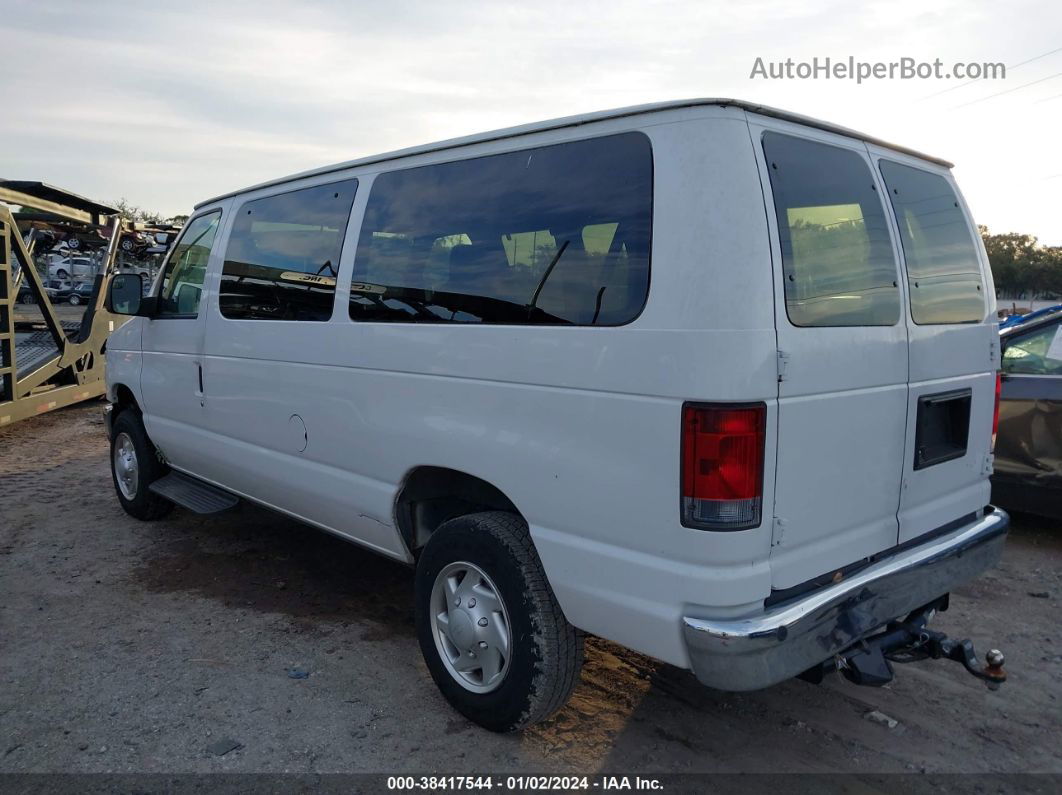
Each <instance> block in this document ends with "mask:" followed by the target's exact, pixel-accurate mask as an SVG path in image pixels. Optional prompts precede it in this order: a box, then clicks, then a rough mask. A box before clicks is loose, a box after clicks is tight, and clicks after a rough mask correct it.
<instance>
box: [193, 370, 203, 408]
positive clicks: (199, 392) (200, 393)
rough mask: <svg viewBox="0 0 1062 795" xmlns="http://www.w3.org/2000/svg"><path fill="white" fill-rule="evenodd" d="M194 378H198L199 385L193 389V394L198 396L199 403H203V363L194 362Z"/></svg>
mask: <svg viewBox="0 0 1062 795" xmlns="http://www.w3.org/2000/svg"><path fill="white" fill-rule="evenodd" d="M195 372H196V378H197V379H198V383H199V386H198V388H197V389H196V391H195V396H196V397H197V398H199V405H200V406H201V405H203V363H202V362H196V363H195Z"/></svg>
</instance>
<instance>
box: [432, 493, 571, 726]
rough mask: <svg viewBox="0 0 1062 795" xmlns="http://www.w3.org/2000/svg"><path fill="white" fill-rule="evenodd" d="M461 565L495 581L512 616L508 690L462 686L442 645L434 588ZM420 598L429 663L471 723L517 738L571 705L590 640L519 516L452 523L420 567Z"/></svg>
mask: <svg viewBox="0 0 1062 795" xmlns="http://www.w3.org/2000/svg"><path fill="white" fill-rule="evenodd" d="M458 561H461V562H469V563H473V564H475V565H476V566H478V567H479V568H480V569H481V570H482V571H483V572H485V573H486V574H487V575H488V576H489V577H490V579H491V580H492V581H493V583H494V585H495V586H496V587H497V590H498V592H499V594H500V596H501V598H502V599H503V601H504V603H505V609H506V612H507V613H508V616H509V623H510V630H511V634H512V640H511V648H510V652H511V656H510V659H509V667H508V669H507V670H506V672H505V674H504V677H505V678H504V679H503V680H502V683H501V685H500V686H498V687H497V689H495V690H492V691H490V692H487V693H475V692H472V691H470V690H468V689H466V688H465V687H464V686H462V685H461V684H460V683H459V682H458V680H457V679H456V678H455V675H454V674H451V673H450V671H449V669H448V668H447V666H446V664H445V663H444V662H443V660H442V658H441V656H440V653H439V649H438V647H437V645H436V641H435V636H434V631H435V630H434V629H433V622H432V620H431V616H430V613H431V595H432V588H433V586H434V584H435V580H436V577H437V576H438V575H439V573H440V572H441V571H442V570H443V569H444V568H445V567H446V566H447V565H448V564H451V563H455V562H458ZM415 598H416V624H417V637H418V639H419V641H420V650H421V653H422V654H423V655H424V661H425V662H426V663H427V666H428V670H429V671H430V673H431V676H432V679H434V680H435V684H436V685H437V686H438V688H439V690H440V691H442V694H443V695H444V696H445V697H446V699H447V700H448V701H449V702H450V703H451V704H452V705H453V706H454V708H455V709H456V710H457V711H458V712H460V713H461V714H462V715H464V716H465V717H466V718H468V719H469V720H471V721H473V722H474V723H478V724H479V725H480V726H482V727H484V728H486V729H490V730H491V731H496V732H511V731H516V730H519V729H523V728H525V727H527V726H530V725H532V724H534V723H538V722H539V721H542V720H545V719H546V718H548V717H549V716H550V715H552V714H553V713H554V712H555V711H557V710H558V709H559V708H560V707H561V706H563V705H564V704H565V703H566V702H567V701H568V697H569V696H570V695H571V692H572V689H573V688H574V687H575V685H576V684H577V683H578V681H579V671H580V669H581V668H582V664H583V635H582V632H580V631H579V630H577V629H576V628H575V627H573V626H572V625H571V624H569V623H568V620H567V619H566V618H565V617H564V614H563V613H562V612H561V609H560V605H559V604H557V599H556V597H555V596H554V595H553V589H552V588H550V586H549V582H548V581H547V580H546V575H545V573H544V572H543V570H542V563H541V561H540V560H539V557H538V553H537V552H536V551H535V548H534V545H533V544H532V543H531V536H530V534H529V532H528V529H527V523H526V522H525V521H524V520H523V519H521V518H520V517H519V516H517V515H516V514H512V513H505V512H502V511H491V512H486V513H476V514H469V515H466V516H459V517H457V518H455V519H451V520H450V521H448V522H445V523H444V524H443V525H442V526H441V527H439V528H438V529H437V530H436V531H435V532H434V533H433V534H432V536H431V538H430V539H429V540H428V543H427V545H426V546H425V547H424V550H423V552H422V553H421V556H420V560H419V561H418V562H417V574H416V597H415Z"/></svg>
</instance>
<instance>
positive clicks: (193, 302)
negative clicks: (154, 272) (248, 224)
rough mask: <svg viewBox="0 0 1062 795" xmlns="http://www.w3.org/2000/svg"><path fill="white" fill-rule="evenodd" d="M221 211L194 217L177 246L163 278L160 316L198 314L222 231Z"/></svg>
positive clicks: (183, 316)
mask: <svg viewBox="0 0 1062 795" xmlns="http://www.w3.org/2000/svg"><path fill="white" fill-rule="evenodd" d="M220 222H221V211H220V210H218V211H216V212H212V213H207V214H206V215H200V216H199V217H198V218H193V219H192V220H191V221H190V222H189V223H188V226H186V227H185V228H184V234H182V235H181V239H180V240H178V241H177V245H176V246H174V247H173V253H172V254H170V259H169V262H168V263H167V264H166V275H165V276H163V278H162V289H161V290H160V291H159V305H158V312H157V314H156V317H171V318H189V319H191V318H195V317H198V315H199V298H200V296H202V294H203V279H204V277H205V276H206V269H207V261H208V260H209V259H210V248H211V246H213V245H214V237H215V236H216V235H217V233H218V224H219V223H220Z"/></svg>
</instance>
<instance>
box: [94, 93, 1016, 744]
mask: <svg viewBox="0 0 1062 795" xmlns="http://www.w3.org/2000/svg"><path fill="white" fill-rule="evenodd" d="M190 287H196V288H198V289H194V290H193V289H190ZM994 294H995V293H994V289H993V285H992V277H991V272H990V270H989V267H988V261H987V257H986V256H985V252H984V248H983V246H982V245H981V243H980V238H979V236H978V234H977V227H976V226H975V225H974V223H973V221H972V220H971V218H970V214H969V212H968V210H967V208H966V204H965V202H964V201H963V199H962V196H961V194H960V193H959V190H958V188H957V186H956V184H955V181H954V179H953V177H952V173H951V165H950V164H949V163H948V162H947V161H944V160H941V159H939V158H936V157H931V156H928V155H924V154H920V153H918V152H915V151H912V150H910V149H906V148H904V147H900V146H895V145H891V144H888V143H885V142H883V141H880V140H878V139H876V138H872V137H870V136H867V135H864V134H861V133H857V132H854V131H852V130H848V129H845V128H842V127H837V126H835V125H832V124H829V123H826V122H821V121H817V120H812V119H809V118H807V117H803V116H798V115H795V114H791V113H787V112H784V111H779V110H773V109H769V108H764V107H761V106H758V105H753V104H749V103H743V102H739V101H735V100H691V101H682V102H673V103H661V104H656V105H648V106H641V107H635V108H626V109H621V110H616V111H608V112H601V113H593V114H587V115H582V116H576V117H571V118H566V119H559V120H554V121H549V122H543V123H539V124H531V125H526V126H523V127H519V128H514V129H511V130H502V131H499V132H493V133H485V134H482V135H475V136H471V137H467V138H461V139H457V140H453V141H446V142H442V143H437V144H431V145H428V146H421V147H415V148H413V149H407V150H403V151H400V152H394V153H390V154H384V155H379V156H375V157H367V158H363V159H361V160H355V161H351V162H348V163H342V164H339V165H336V166H331V167H327V168H322V169H318V170H316V171H310V172H307V173H304V174H299V175H295V176H293V177H287V178H283V179H277V180H273V181H270V182H266V183H263V184H261V185H256V186H254V187H251V188H248V189H246V190H240V191H235V192H233V193H228V194H225V195H223V196H218V197H216V198H213V199H209V200H207V201H205V202H202V203H201V204H199V205H198V206H197V207H196V209H195V212H194V214H193V215H192V216H191V218H190V220H189V222H188V223H187V225H186V226H185V227H184V230H183V232H182V234H181V237H180V238H179V239H178V240H177V241H176V243H175V246H174V248H173V249H172V251H171V253H170V255H169V257H168V259H167V260H166V263H165V266H164V271H163V274H162V276H161V278H159V279H158V280H157V283H156V286H155V289H154V292H153V293H152V294H151V295H150V296H148V297H146V298H144V297H142V279H141V277H140V276H139V275H138V274H120V275H118V276H115V277H114V279H113V280H112V282H111V284H110V288H109V297H108V305H109V308H110V309H111V311H113V312H115V313H120V314H125V315H131V316H134V319H133V320H131V321H130V322H128V323H126V324H125V325H124V326H122V327H121V328H120V329H118V330H116V331H115V332H114V333H113V334H112V335H111V337H110V339H109V340H108V345H107V381H108V389H107V394H108V398H109V403H110V406H109V412H108V428H109V435H110V439H111V468H112V475H113V480H114V487H115V493H116V495H117V499H118V501H119V502H120V504H121V505H122V507H123V508H124V509H125V511H126V512H128V513H129V514H130V515H131V516H134V517H137V518H139V519H143V520H154V519H159V518H160V517H162V516H164V515H165V514H166V513H167V512H168V511H169V510H170V509H171V508H172V507H173V506H174V504H178V505H181V506H184V507H185V508H189V509H191V510H193V511H198V512H201V513H210V512H214V511H220V510H224V509H226V508H228V507H231V506H232V505H234V504H235V503H236V502H238V501H239V500H241V499H246V500H251V501H253V502H256V503H259V504H261V505H264V506H267V507H269V508H272V509H275V510H277V511H280V512H282V513H284V514H286V515H288V516H290V517H293V518H295V519H297V520H299V521H302V522H305V523H307V524H309V525H312V526H314V527H318V528H321V529H323V530H325V531H328V532H331V533H334V534H336V535H339V536H341V537H343V538H346V539H349V540H351V541H353V542H355V543H358V544H361V545H363V546H365V547H367V548H369V549H372V550H375V551H376V552H379V553H380V554H381V555H384V556H387V557H390V558H392V559H395V560H399V561H403V562H405V563H407V564H409V565H410V566H413V567H415V572H416V573H415V595H414V610H415V615H416V627H417V635H418V639H419V642H420V649H421V652H422V654H423V656H424V659H425V662H426V664H427V668H428V671H429V672H430V674H431V676H432V678H433V679H434V680H435V683H436V684H437V686H438V687H439V689H440V690H441V691H442V693H443V694H444V695H445V697H446V698H447V699H448V700H449V701H450V703H451V704H452V705H453V706H454V707H455V708H456V709H457V710H459V711H460V712H461V713H462V714H464V715H465V716H467V717H468V718H469V719H471V720H473V721H475V722H477V723H478V724H480V725H481V726H484V727H486V728H488V729H492V730H496V731H511V730H514V729H520V728H522V727H525V726H528V725H530V724H532V723H534V722H536V721H539V720H542V719H544V718H545V717H547V716H548V715H550V714H551V713H552V712H553V711H554V710H556V709H557V708H559V707H560V706H561V705H562V704H564V703H565V701H566V700H567V698H568V696H569V694H570V693H571V691H572V688H573V687H574V686H575V683H576V682H577V681H578V678H579V669H580V665H581V663H582V655H583V636H584V633H593V634H595V635H598V636H601V637H604V638H608V639H610V640H612V641H615V642H617V643H620V644H623V645H625V646H628V647H630V648H632V649H635V650H637V651H640V652H643V653H645V654H648V655H651V656H653V657H655V658H657V659H660V660H663V661H665V662H668V663H671V664H673V665H677V666H680V667H682V668H687V669H691V670H692V671H693V672H694V673H695V674H696V676H697V678H698V679H699V680H700V681H701V682H702V683H703V684H705V685H707V686H710V687H713V688H719V689H723V690H754V689H758V688H764V687H768V686H771V685H774V684H776V683H779V682H782V681H784V680H786V679H788V678H790V677H795V676H803V677H804V678H806V679H810V680H813V681H814V680H817V679H820V678H821V677H822V676H823V675H824V674H825V673H827V672H829V671H838V670H839V671H841V672H842V673H843V674H844V675H845V676H846V677H848V678H849V679H850V680H852V681H853V682H856V683H858V684H869V685H881V684H884V683H886V682H888V681H889V680H890V679H891V678H892V676H893V669H892V663H894V662H906V661H909V660H912V659H922V658H927V657H932V658H947V659H951V660H955V661H957V662H959V663H961V665H962V666H963V667H964V668H965V669H966V670H967V671H969V672H970V673H971V674H973V675H974V676H976V677H978V678H980V679H982V680H984V681H985V682H986V683H987V684H989V685H990V686H993V687H995V686H998V684H999V683H1000V682H1001V681H1002V680H1003V679H1004V678H1005V673H1004V670H1003V668H1002V663H1003V658H1002V655H1001V654H1000V653H999V652H998V651H994V650H993V651H990V652H989V654H988V655H987V659H986V664H984V665H982V664H981V663H980V662H979V661H978V659H977V658H976V657H975V654H974V651H973V648H972V646H971V644H970V642H969V641H962V640H956V639H952V638H949V637H947V636H946V635H944V634H943V633H941V632H937V631H934V630H932V629H929V628H928V626H927V624H928V622H929V621H930V619H931V618H932V617H933V616H934V615H935V613H936V612H937V611H940V610H943V609H946V608H947V605H948V593H949V592H950V591H951V590H952V589H953V588H955V587H958V586H960V585H962V584H963V583H966V582H968V581H969V580H970V579H971V578H973V577H976V576H977V575H978V574H980V573H981V572H982V571H984V570H985V569H987V568H989V567H990V566H992V565H994V564H995V563H996V561H997V560H998V559H999V556H1000V553H1001V550H1002V547H1003V542H1004V538H1005V535H1006V531H1007V527H1008V517H1007V514H1006V513H1005V512H1004V511H1002V510H999V509H997V508H994V507H993V506H992V505H991V504H990V503H989V494H990V485H989V479H988V478H989V473H990V471H991V464H992V459H991V449H990V444H991V434H992V426H993V418H994V409H995V405H996V403H995V386H996V383H997V379H996V371H997V369H998V367H999V337H998V331H997V325H996V323H995V313H996V307H995V299H994ZM351 576H357V575H356V572H352V573H351Z"/></svg>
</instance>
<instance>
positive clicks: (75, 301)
mask: <svg viewBox="0 0 1062 795" xmlns="http://www.w3.org/2000/svg"><path fill="white" fill-rule="evenodd" d="M67 300H68V301H69V302H70V306H80V305H81V296H80V295H72V296H70V297H69V298H68V299H67Z"/></svg>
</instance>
